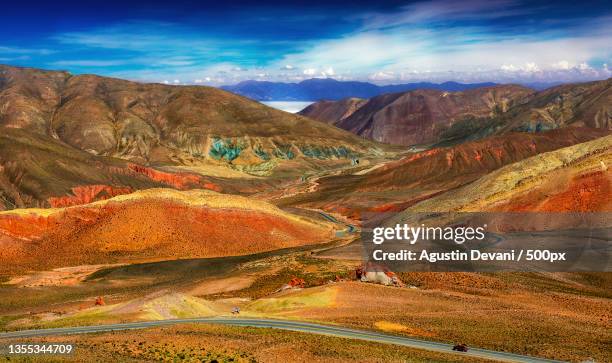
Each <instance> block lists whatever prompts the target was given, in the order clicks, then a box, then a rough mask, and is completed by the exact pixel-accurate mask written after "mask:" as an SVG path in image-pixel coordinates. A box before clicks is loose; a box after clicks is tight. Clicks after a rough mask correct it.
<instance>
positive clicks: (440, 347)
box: [0, 317, 559, 362]
mask: <svg viewBox="0 0 612 363" xmlns="http://www.w3.org/2000/svg"><path fill="white" fill-rule="evenodd" d="M193 323H203V324H222V325H233V326H248V327H256V328H274V329H281V330H290V331H296V332H301V333H310V334H320V335H329V336H334V337H340V338H348V339H359V340H365V341H370V342H377V343H386V344H395V345H401V346H405V347H409V348H416V349H424V350H428V351H433V352H441V353H448V354H457V355H463V356H470V357H475V358H484V359H490V360H495V361H500V362H559V361H554V360H548V359H542V358H535V357H529V356H525V355H518V354H512V353H505V352H497V351H493V350H486V349H478V348H471V349H470V350H469V351H468V352H455V351H453V350H452V347H453V346H452V345H450V344H444V343H438V342H431V341H426V340H420V339H412V338H406V337H400V336H396V335H389V334H382V333H376V332H370V331H365V330H356V329H350V328H343V327H340V326H330V325H322V324H314V323H306V322H298V321H290V320H276V319H251V318H239V317H236V318H232V317H218V318H193V319H169V320H156V321H143V322H135V323H123V324H108V325H93V326H81V327H70V328H53V329H37V330H21V331H14V332H6V333H0V339H19V338H35V337H43V336H49V335H72V334H86V333H103V332H110V331H118V330H130V329H145V328H152V327H160V326H168V325H175V324H193Z"/></svg>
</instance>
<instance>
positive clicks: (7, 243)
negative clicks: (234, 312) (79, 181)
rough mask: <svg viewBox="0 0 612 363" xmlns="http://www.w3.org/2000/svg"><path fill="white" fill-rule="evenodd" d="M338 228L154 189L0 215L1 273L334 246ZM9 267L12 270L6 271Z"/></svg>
mask: <svg viewBox="0 0 612 363" xmlns="http://www.w3.org/2000/svg"><path fill="white" fill-rule="evenodd" d="M333 234H334V227H333V225H331V224H329V223H322V222H316V221H313V220H310V219H306V218H304V217H297V216H295V215H292V214H289V213H286V212H284V211H282V210H280V209H278V208H276V207H274V206H272V205H270V204H268V203H266V202H262V201H254V200H249V199H247V198H244V197H239V196H234V195H226V194H218V193H215V192H209V191H201V190H198V191H196V190H193V191H183V192H181V191H176V190H172V189H149V190H147V191H139V192H135V193H132V194H128V195H121V196H117V197H114V198H111V199H108V200H105V201H100V202H95V203H91V204H87V205H82V206H74V207H69V208H57V209H27V210H13V211H8V212H2V213H0V266H7V268H4V269H2V268H0V274H2V273H9V272H12V273H14V272H16V271H18V270H25V269H33V268H36V269H47V268H53V267H58V266H74V265H80V264H92V263H98V264H99V263H110V262H134V261H140V260H147V259H167V258H198V257H219V256H231V255H244V254H252V253H257V252H263V251H270V250H275V249H279V248H287V247H295V246H301V245H306V244H315V243H321V242H325V241H328V240H329V239H330V238H332V237H333ZM8 266H10V268H8Z"/></svg>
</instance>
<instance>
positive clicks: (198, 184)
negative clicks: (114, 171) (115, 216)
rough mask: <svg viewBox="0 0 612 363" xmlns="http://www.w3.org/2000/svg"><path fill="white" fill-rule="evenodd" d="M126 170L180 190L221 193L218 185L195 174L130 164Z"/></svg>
mask: <svg viewBox="0 0 612 363" xmlns="http://www.w3.org/2000/svg"><path fill="white" fill-rule="evenodd" d="M128 169H129V170H131V171H133V172H135V173H138V174H142V175H144V176H146V177H147V178H149V179H152V180H155V181H157V182H160V183H164V184H166V185H169V186H172V187H174V188H176V189H180V190H186V189H192V188H203V189H208V190H214V191H216V192H220V191H221V187H219V186H218V185H216V184H214V183H211V182H208V181H204V180H202V178H201V177H200V176H199V175H195V174H189V173H168V172H164V171H160V170H156V169H153V168H148V167H146V166H142V165H137V164H132V163H130V164H128Z"/></svg>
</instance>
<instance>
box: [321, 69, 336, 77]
mask: <svg viewBox="0 0 612 363" xmlns="http://www.w3.org/2000/svg"><path fill="white" fill-rule="evenodd" d="M334 74H336V73H335V72H334V69H333V68H332V67H328V68H327V69H326V70H324V71H322V72H321V75H322V76H323V77H331V76H333V75H334Z"/></svg>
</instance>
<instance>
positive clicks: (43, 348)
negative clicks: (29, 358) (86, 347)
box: [0, 343, 74, 355]
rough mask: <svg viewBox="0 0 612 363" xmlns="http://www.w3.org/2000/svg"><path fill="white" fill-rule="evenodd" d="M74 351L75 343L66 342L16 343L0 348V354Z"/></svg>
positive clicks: (69, 352) (66, 352) (65, 352)
mask: <svg viewBox="0 0 612 363" xmlns="http://www.w3.org/2000/svg"><path fill="white" fill-rule="evenodd" d="M73 352H74V345H73V344H66V343H14V344H8V345H6V346H5V347H4V349H0V354H9V355H26V354H34V355H38V354H71V353H73Z"/></svg>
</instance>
